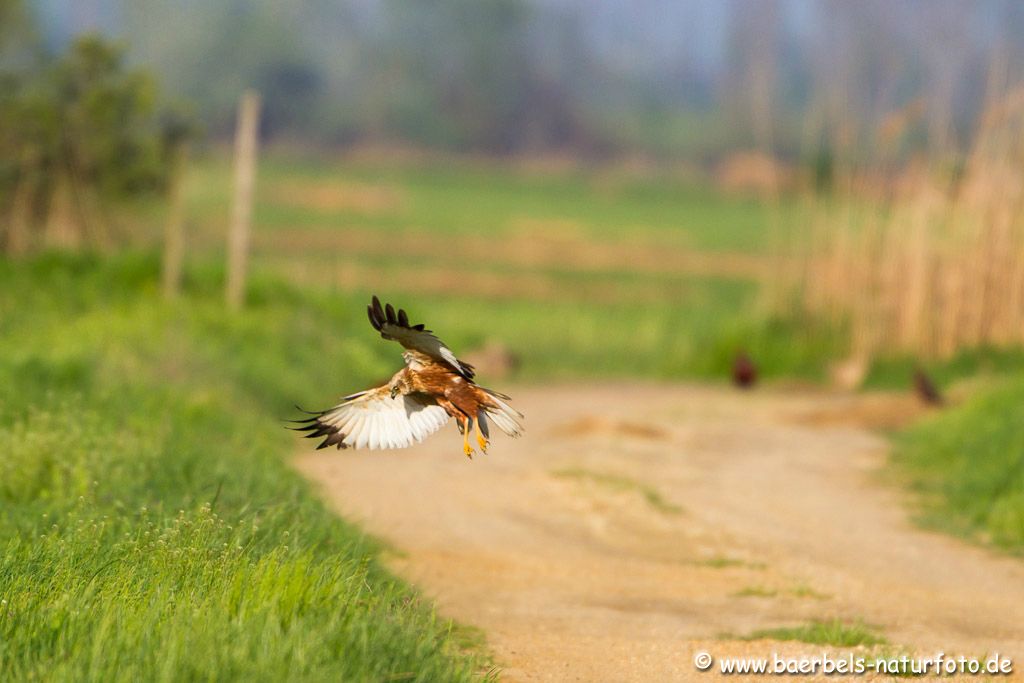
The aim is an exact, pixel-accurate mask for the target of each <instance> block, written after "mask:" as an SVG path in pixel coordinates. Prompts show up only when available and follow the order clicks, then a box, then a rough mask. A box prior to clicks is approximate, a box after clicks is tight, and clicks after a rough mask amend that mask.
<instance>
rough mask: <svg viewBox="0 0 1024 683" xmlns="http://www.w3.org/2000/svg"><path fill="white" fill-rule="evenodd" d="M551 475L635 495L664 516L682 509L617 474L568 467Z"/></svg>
mask: <svg viewBox="0 0 1024 683" xmlns="http://www.w3.org/2000/svg"><path fill="white" fill-rule="evenodd" d="M552 474H553V475H554V476H556V477H559V478H562V479H572V480H575V481H585V482H590V483H593V484H596V485H598V486H600V487H601V488H604V489H607V490H609V491H613V492H632V493H636V494H638V495H639V496H640V497H641V498H643V500H644V501H646V502H647V504H648V505H650V506H651V507H652V508H654V509H655V510H657V511H658V512H663V513H665V514H670V515H678V514H679V513H681V512H682V511H683V509H682V508H681V507H679V506H678V505H676V504H675V503H671V502H669V501H667V500H665V498H664V496H662V495H661V494H660V493H658V492H657V491H656V490H655V489H654V488H652V487H651V486H648V485H647V484H644V483H643V482H639V481H636V480H635V479H630V478H629V477H624V476H622V475H619V474H609V473H607V472H592V471H591V470H586V469H583V468H581V467H570V468H566V469H561V470H555V471H554V472H552Z"/></svg>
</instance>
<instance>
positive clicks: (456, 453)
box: [298, 385, 1024, 681]
mask: <svg viewBox="0 0 1024 683" xmlns="http://www.w3.org/2000/svg"><path fill="white" fill-rule="evenodd" d="M512 394H513V396H514V398H515V401H514V403H515V405H516V406H517V407H519V408H520V409H521V410H522V411H523V412H525V413H526V415H527V435H526V437H525V438H523V439H520V440H518V441H511V440H509V439H503V438H501V437H498V438H497V439H496V441H495V443H494V445H493V446H492V449H491V453H490V454H489V455H486V456H478V457H477V459H476V460H474V461H473V462H469V461H467V460H466V459H465V458H464V457H462V455H461V452H460V445H461V444H460V439H459V437H458V436H457V433H456V432H455V428H454V427H453V426H449V427H446V428H445V430H443V431H442V433H441V434H439V435H435V436H434V437H432V438H431V439H429V440H428V441H427V442H426V443H425V444H422V445H420V446H418V447H416V448H414V449H410V450H407V451H393V452H384V453H364V452H358V453H356V452H351V451H348V452H344V453H337V452H335V451H331V452H327V451H320V452H317V453H315V454H304V455H303V456H301V457H300V459H299V460H298V466H299V468H300V469H301V470H302V471H303V472H304V473H306V474H307V475H308V476H309V477H310V478H312V479H313V480H315V481H316V482H319V484H320V485H321V486H322V487H323V491H324V493H325V495H326V496H327V497H328V498H329V499H330V500H331V501H332V503H333V504H334V505H335V506H336V507H337V509H338V510H339V511H340V512H342V513H343V514H344V515H345V516H346V517H347V518H349V519H352V520H353V521H356V522H358V523H361V524H362V525H363V526H364V528H366V529H367V530H369V531H370V532H372V533H374V534H377V535H379V536H381V537H383V538H384V539H387V540H388V541H390V542H391V543H392V544H393V545H394V546H395V547H396V548H397V549H399V550H400V551H401V552H400V553H396V554H395V555H394V556H393V557H391V558H390V559H389V564H390V565H391V566H392V568H393V569H394V570H395V571H397V572H398V573H399V574H401V575H403V576H405V577H407V578H408V579H409V580H411V581H412V582H413V583H415V584H416V585H418V586H420V587H421V588H422V589H423V590H424V591H425V592H426V594H427V595H429V596H430V597H432V598H434V599H435V600H436V601H437V604H438V606H439V609H440V611H441V612H442V613H443V614H446V615H449V616H452V617H455V618H456V619H458V620H460V621H463V622H465V623H468V624H472V625H475V626H478V627H480V628H482V629H483V630H484V631H485V633H486V635H487V640H488V643H489V645H490V647H491V648H492V650H493V651H494V653H495V654H496V657H497V659H498V662H499V664H500V665H501V666H502V667H503V668H504V679H505V680H583V681H622V680H643V681H654V680H661V681H664V680H689V679H694V678H697V679H699V678H702V677H703V678H705V679H707V678H709V677H711V676H710V674H700V673H699V672H697V671H696V670H695V669H694V666H693V656H694V653H695V652H697V651H699V650H707V651H708V652H711V653H712V654H714V655H717V656H737V655H740V656H742V655H755V656H770V654H771V652H773V651H778V652H780V653H782V652H788V653H796V652H807V653H811V654H819V653H820V652H821V651H822V648H821V647H817V646H808V645H800V644H796V643H786V644H776V643H767V642H745V641H737V640H730V639H729V638H727V637H724V638H723V637H722V634H730V633H732V634H746V633H749V632H751V631H753V630H756V629H759V628H769V627H777V626H783V625H794V624H800V623H803V622H806V621H808V620H811V619H830V618H833V617H841V618H850V619H863V620H864V621H865V622H867V623H869V624H872V625H876V626H877V628H878V629H879V630H880V631H881V632H882V633H884V635H885V636H886V637H887V638H888V639H889V640H890V641H891V642H892V643H893V644H894V645H895V646H898V647H900V648H903V647H906V648H910V649H911V650H915V651H919V652H922V653H928V654H931V653H933V652H935V651H938V650H941V651H944V652H946V653H950V654H954V655H959V654H966V655H969V656H970V655H975V656H977V655H982V654H984V653H991V652H996V651H998V652H1000V653H1005V654H1008V655H1011V656H1013V657H1014V659H1015V669H1017V670H1020V669H1024V562H1021V561H1019V560H1014V559H1010V558H1005V557H999V556H997V555H995V554H993V553H989V552H987V551H985V550H982V549H979V548H975V547H971V546H968V545H966V544H964V543H961V542H959V541H957V540H955V539H951V538H947V537H945V536H943V535H940V534H933V533H927V532H923V531H920V530H918V529H916V528H915V527H914V526H913V525H912V524H911V523H910V522H909V521H908V519H907V514H906V511H905V508H904V506H903V504H902V502H901V500H902V499H901V498H900V496H899V493H898V491H897V490H896V489H894V488H892V487H889V486H887V485H885V484H884V483H882V482H881V481H880V477H879V474H878V470H879V468H880V466H881V465H882V464H883V461H884V458H885V442H884V441H883V440H882V439H880V438H879V437H877V436H874V435H872V434H871V433H870V432H868V431H866V430H865V429H864V428H863V427H861V426H858V424H859V423H860V422H862V421H863V419H877V418H879V417H881V418H884V419H889V418H891V417H892V416H893V415H896V414H898V413H900V412H901V411H906V410H907V409H908V408H907V406H906V404H905V403H902V402H900V401H896V400H889V401H882V402H879V401H881V399H867V401H868V402H867V403H865V401H866V399H863V398H851V397H841V396H833V395H827V394H808V393H805V392H782V391H772V392H767V391H765V392H757V393H753V394H749V395H741V394H738V393H736V392H734V391H731V390H728V389H725V388H703V387H693V386H643V385H628V386H627V385H602V386H578V385H577V386H566V387H556V388H546V389H539V388H530V389H520V390H518V391H513V392H512ZM872 401H873V403H872ZM1018 675H1019V674H1018ZM805 680H806V679H805Z"/></svg>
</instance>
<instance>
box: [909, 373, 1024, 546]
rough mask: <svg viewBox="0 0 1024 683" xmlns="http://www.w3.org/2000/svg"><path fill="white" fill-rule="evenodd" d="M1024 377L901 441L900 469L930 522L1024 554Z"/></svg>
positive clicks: (984, 394)
mask: <svg viewBox="0 0 1024 683" xmlns="http://www.w3.org/2000/svg"><path fill="white" fill-rule="evenodd" d="M1022 425H1024V376H1022V375H1020V374H1016V375H1012V376H1010V377H1008V378H1006V379H1005V380H1004V381H1003V382H1002V383H1001V384H1000V386H998V387H995V388H990V389H988V390H986V391H983V392H982V393H980V394H978V395H977V396H975V397H974V398H973V399H971V400H970V401H969V402H967V403H965V404H964V405H962V406H958V407H955V408H952V409H950V410H948V411H944V412H942V413H940V414H937V415H935V416H933V417H932V418H931V419H928V420H926V421H925V422H922V423H920V424H918V425H916V426H915V427H913V428H911V429H909V430H907V431H906V432H904V433H903V434H901V435H900V436H899V437H898V438H897V440H896V446H895V451H894V453H893V461H894V463H895V465H896V466H897V468H899V471H900V472H901V473H902V474H904V475H905V476H906V477H907V478H908V479H909V481H910V483H911V485H912V486H913V487H914V488H915V489H916V490H917V491H918V492H919V493H920V494H921V503H922V512H921V519H922V521H923V522H924V523H925V524H927V525H929V526H932V527H935V528H939V529H943V530H945V531H949V532H952V533H955V534H959V535H962V536H966V537H969V538H973V539H977V540H981V541H985V542H989V543H992V544H994V545H996V546H998V547H1000V548H1003V549H1005V550H1009V551H1013V552H1018V553H1019V552H1021V551H1024V429H1022V428H1021V426H1022Z"/></svg>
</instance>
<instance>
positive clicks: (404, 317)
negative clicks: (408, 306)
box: [398, 308, 409, 327]
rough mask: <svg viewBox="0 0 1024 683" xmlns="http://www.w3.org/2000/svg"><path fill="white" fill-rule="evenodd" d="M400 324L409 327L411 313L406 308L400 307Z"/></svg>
mask: <svg viewBox="0 0 1024 683" xmlns="http://www.w3.org/2000/svg"><path fill="white" fill-rule="evenodd" d="M398 324H399V325H401V326H402V327H409V315H408V314H407V313H406V312H405V309H404V308H399V309H398Z"/></svg>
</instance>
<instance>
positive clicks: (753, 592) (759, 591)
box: [732, 586, 779, 598]
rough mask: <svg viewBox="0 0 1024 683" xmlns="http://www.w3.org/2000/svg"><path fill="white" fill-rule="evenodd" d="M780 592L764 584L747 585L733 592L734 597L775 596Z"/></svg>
mask: <svg viewBox="0 0 1024 683" xmlns="http://www.w3.org/2000/svg"><path fill="white" fill-rule="evenodd" d="M778 594H779V592H778V591H777V590H775V589H774V588H766V587H764V586H745V587H744V588H742V589H740V590H738V591H736V592H735V593H733V594H732V597H734V598H774V597H775V596H776V595H778Z"/></svg>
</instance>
